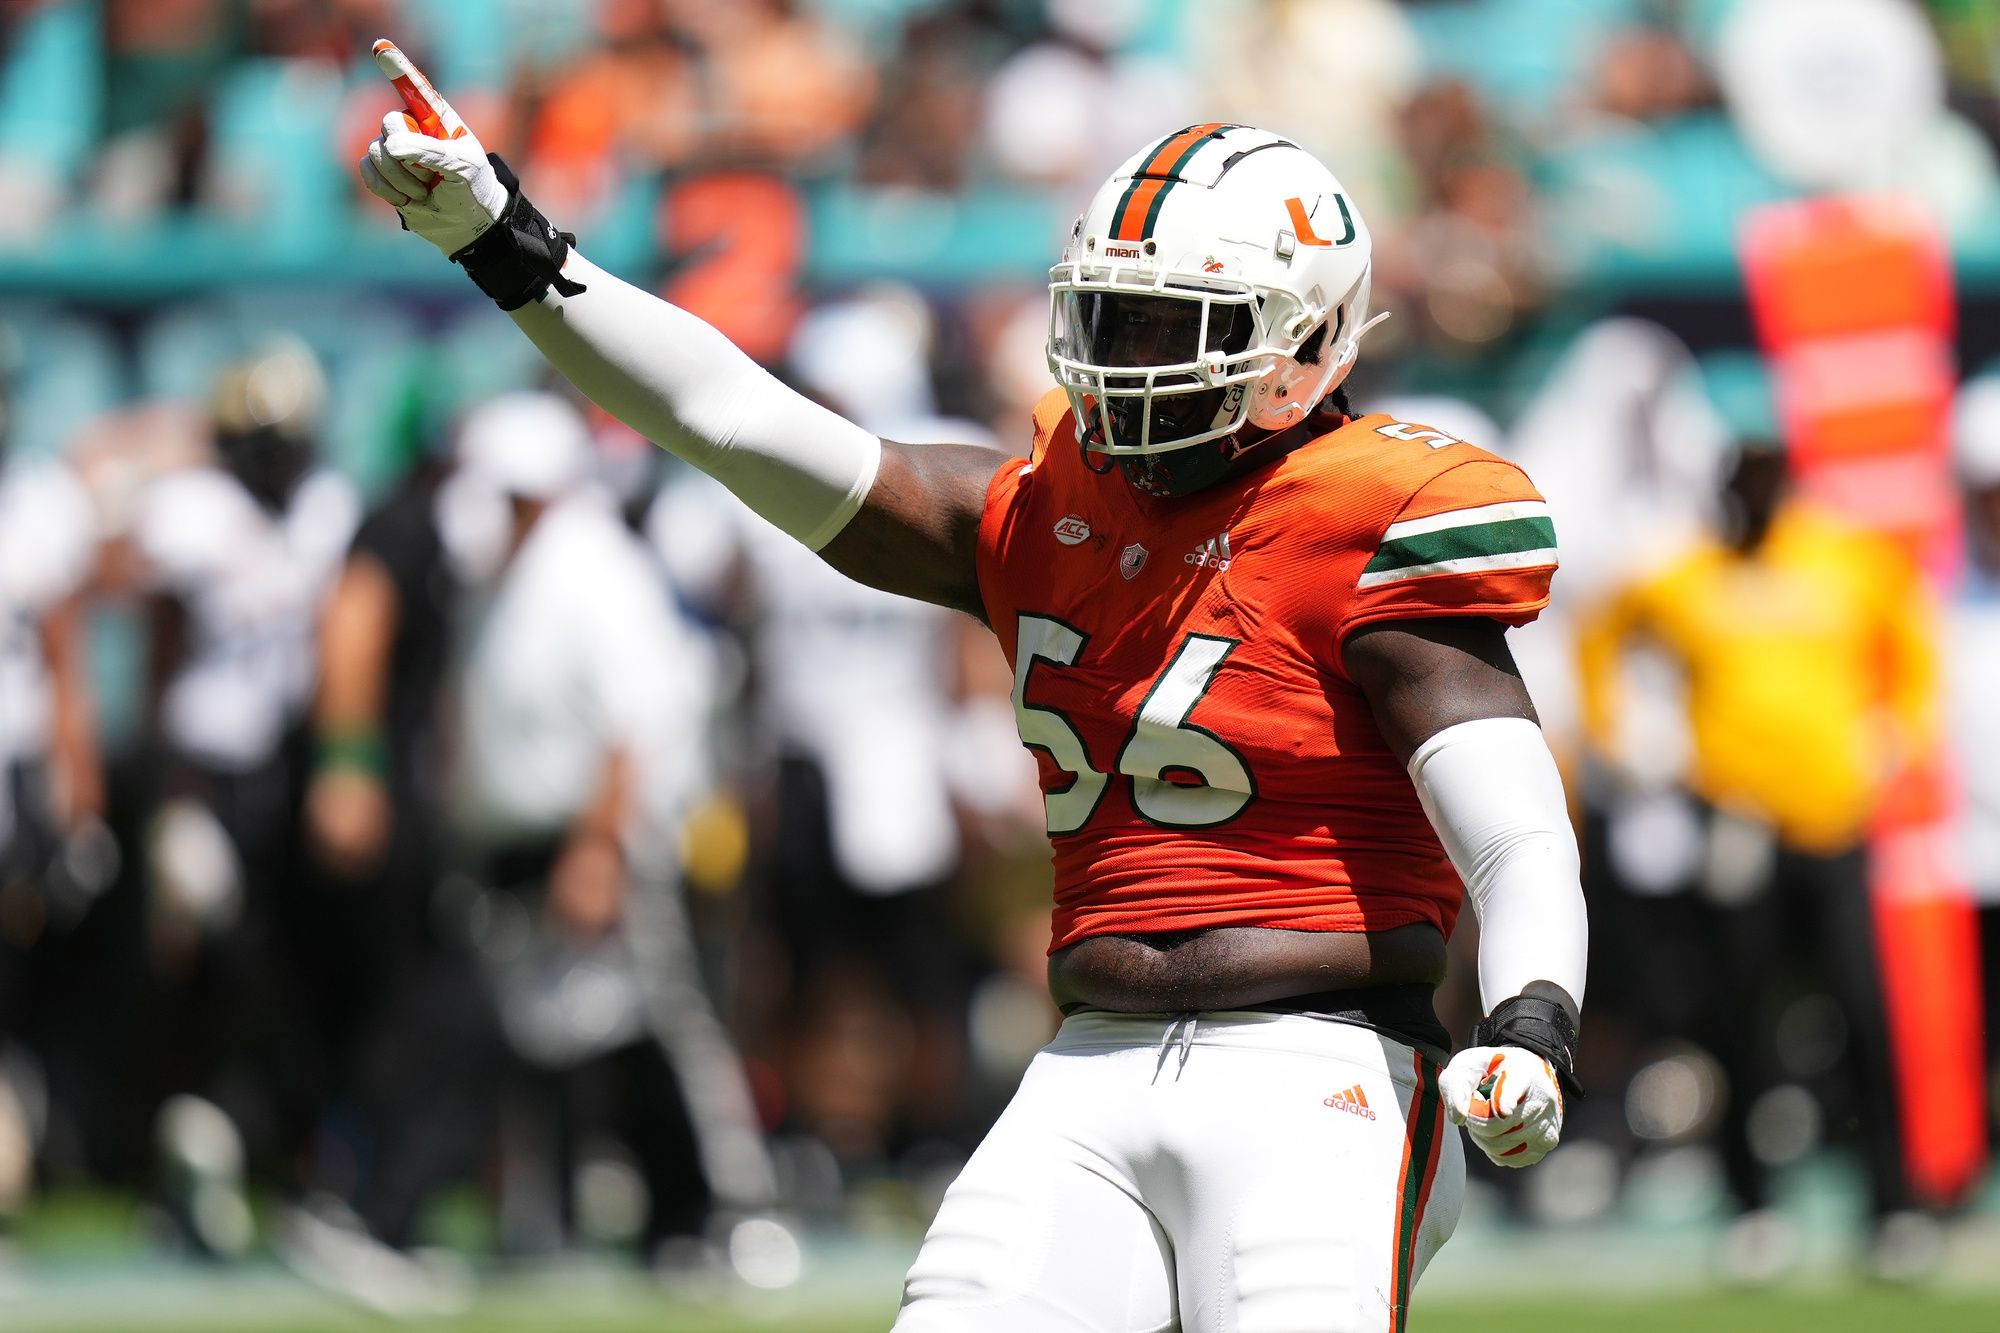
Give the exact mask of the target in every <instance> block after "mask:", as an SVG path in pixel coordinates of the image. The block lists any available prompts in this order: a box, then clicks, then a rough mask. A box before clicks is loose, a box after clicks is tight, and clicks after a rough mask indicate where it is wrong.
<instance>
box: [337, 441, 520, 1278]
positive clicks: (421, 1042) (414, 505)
mask: <svg viewBox="0 0 2000 1333" xmlns="http://www.w3.org/2000/svg"><path fill="white" fill-rule="evenodd" d="M447 475H448V468H447V466H446V464H445V462H444V460H442V459H440V458H437V457H435V456H433V457H430V458H427V459H424V460H423V461H420V462H419V463H418V464H417V465H416V466H415V467H414V468H413V469H411V470H410V472H409V473H408V475H407V476H406V477H404V479H403V480H402V481H401V482H399V483H398V484H397V486H396V487H395V489H394V490H392V491H391V492H390V494H389V496H388V498H387V499H386V500H385V501H384V502H383V503H382V504H380V505H379V506H378V507H377V508H376V509H375V510H374V511H373V512H372V513H370V514H369V515H368V517H367V519H366V520H365V521H364V522H363V523H362V524H361V528H360V531H359V532H358V533H357V534H356V535H355V538H354V543H353V546H352V547H351V548H350V549H349V551H348V554H347V560H346V563H345V565H344V566H343V568H342V569H341V572H340V575H339V578H338V579H337V580H336V582H335V583H334V586H333V589H332V592H331V594H330V596H329V597H328V598H327V603H326V608H325V612H324V614H323V615H322V616H321V618H320V625H319V635H320V637H319V649H320V657H321V679H320V685H319V692H318V695H317V698H316V700H315V702H314V706H313V742H314V743H313V755H314V758H313V772H312V780H311V784H310V786H309V787H308V789H307V796H306V824H305V836H306V838H307V840H308V844H309V847H310V850H311V852H312V855H313V857H314V860H315V862H316V863H317V870H318V873H319V875H320V877H322V878H323V879H324V880H326V881H327V883H325V884H324V886H323V891H322V892H320V893H318V894H316V895H315V896H314V898H313V903H314V905H315V906H316V907H317V908H318V909H319V910H318V911H317V912H316V913H315V920H314V923H313V929H314V933H315V935H316V937H318V938H319V939H320V940H322V941H323V947H322V950H321V952H320V953H319V955H318V958H319V959H320V960H323V961H324V962H326V963H328V964H330V965H331V973H330V975H328V976H326V977H324V978H322V979H321V984H319V985H317V986H316V987H315V990H316V993H317V995H318V997H319V999H320V1003H321V1006H322V1010H323V1012H322V1013H321V1014H320V1015H319V1020H318V1021H319V1022H320V1024H321V1025H322V1027H324V1028H325V1029H326V1030H327V1031H328V1033H329V1046H330V1047H331V1051H330V1056H331V1059H332V1063H333V1070H332V1077H330V1079H329V1096H330V1097H332V1098H333V1099H335V1100H336V1102H337V1103H338V1104H340V1105H342V1106H347V1107H351V1108H352V1110H351V1112H350V1113H349V1114H346V1115H343V1116H340V1117H338V1118H337V1121H336V1124H337V1127H329V1129H328V1130H327V1131H326V1132H327V1133H328V1134H329V1135H330V1136H337V1137H338V1138H339V1139H340V1142H339V1143H338V1144H337V1145H336V1146H337V1148H338V1150H339V1151H338V1153H337V1154H335V1153H331V1152H329V1153H324V1154H323V1156H329V1157H335V1158H336V1160H337V1162H338V1165H339V1167H340V1168H341V1170H340V1171H339V1172H338V1173H337V1174H336V1173H333V1172H329V1173H327V1174H326V1176H325V1178H323V1179H322V1181H321V1182H320V1183H321V1184H322V1185H323V1186H324V1187H325V1188H327V1189H330V1190H333V1191H335V1192H336V1193H337V1194H338V1195H339V1196H340V1197H342V1198H343V1199H345V1200H347V1201H349V1202H351V1203H352V1204H353V1206H354V1208H355V1209H356V1211H357V1212H358V1215H359V1218H360V1220H361V1222H362V1223H363V1224H364V1225H365V1227H366V1228H367V1230H368V1231H369V1232H370V1233H372V1234H373V1235H374V1236H376V1237H379V1238H380V1239H382V1240H383V1241H385V1242H387V1243H388V1244H390V1245H392V1246H397V1247H406V1246H408V1245H410V1244H411V1243H412V1241H414V1240H415V1239H416V1236H415V1225H416V1221H417V1217H418V1210H419V1208H420V1207H421V1206H422V1205H423V1204H424V1203H425V1201H426V1200H427V1199H429V1198H430V1197H431V1196H432V1195H433V1194H434V1193H435V1192H436V1191H437V1190H438V1189H439V1188H440V1187H442V1186H443V1185H446V1184H449V1183H452V1182H454V1181H462V1180H468V1179H472V1178H474V1177H475V1176H476V1175H477V1173H478V1172H479V1170H480V1169H481V1168H482V1167H483V1166H484V1165H485V1164H486V1158H487V1155H488V1153H489V1152H490V1150H491V1146H492V1132H491V1131H492V1120H491V1114H492V1113H491V1097H492V1091H493V1088H494V1086H495V1075H496V1072H497V1062H496V1054H497V1047H496V1044H497V1036H498V1033H497V1030H496V1029H495V1028H494V1026H493V1020H492V1016H491V1011H490V1005H489V1003H488V996H487V993H486V988H485V985H484V981H483V978H481V977H480V976H479V974H478V972H477V969H476V967H475V966H474V965H473V962H472V959H471V957H470V955H469V954H468V953H467V952H466V951H465V950H464V949H463V948H462V947H460V946H461V945H462V941H460V940H458V939H453V938H443V937H442V936H443V932H441V931H439V930H438V929H437V926H436V921H437V916H438V912H437V902H436V889H437V885H438V883H439V881H440V879H441V878H442V876H443V871H444V835H445V828H444V819H445V814H446V812H445V809H444V804H443V797H444V792H445V790H446V785H447V770H446V764H445V757H446V756H445V753H444V747H445V745H446V737H445V736H444V735H443V734H441V733H442V732H443V730H444V728H443V726H442V725H441V724H442V714H443V710H444V706H445V674H446V667H447V664H448V659H449V656H450V643H451V633H452V627H453V623H454V621H455V619H456V617H457V616H458V615H460V614H461V613H462V610H463V607H462V605H461V603H462V601H463V597H462V585H461V580H460V577H459V572H458V570H457V569H456V568H455V566H454V564H453V561H452V558H451V554H450V552H449V551H448V550H447V547H446V534H445V521H444V518H443V516H442V513H441V510H442V508H443V504H442V491H443V489H444V485H445V480H446V477H447ZM460 535H461V534H454V536H460ZM482 1127H483V1128H484V1131H485V1132H483V1133H482V1132H481V1131H482ZM315 1234H316V1233H314V1232H313V1230H312V1228H311V1226H310V1223H306V1224H304V1234H303V1237H302V1243H307V1244H310V1243H311V1240H312V1237H314V1235H315ZM322 1240H323V1238H322ZM326 1248H327V1249H328V1254H329V1255H330V1256H331V1255H337V1254H339V1253H343V1252H344V1251H341V1250H340V1249H338V1248H337V1247H326Z"/></svg>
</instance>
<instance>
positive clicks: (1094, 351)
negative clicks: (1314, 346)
mask: <svg viewBox="0 0 2000 1333" xmlns="http://www.w3.org/2000/svg"><path fill="white" fill-rule="evenodd" d="M1206 308H1207V311H1208V330H1207V335H1206V340H1205V341H1206V346H1205V347H1204V346H1203V343H1204V338H1203V332H1202V326H1201V320H1202V310H1203V303H1202V302H1201V301H1200V300H1198V299H1197V300H1189V299H1187V298H1184V297H1176V296H1155V295H1151V294H1138V293H1133V292H1096V291H1067V292H1063V293H1062V294H1061V296H1060V297H1059V298H1058V300H1057V319H1058V332H1057V343H1058V346H1059V347H1060V349H1061V351H1062V354H1063V355H1064V356H1067V357H1068V358H1069V359H1070V360H1072V361H1081V362H1083V363H1084V364H1086V365H1093V366H1119V367H1132V368H1135V369H1142V368H1144V367H1147V366H1177V365H1185V364H1187V363H1189V362H1193V361H1199V360H1200V359H1201V358H1202V357H1203V356H1204V355H1217V354H1220V355H1225V356H1226V355H1231V354H1233V353H1236V352H1240V351H1242V350H1243V349H1245V348H1246V347H1248V346H1249V345H1250V335H1251V333H1252V331H1253V330H1254V329H1255V327H1256V319H1255V317H1254V316H1253V315H1252V314H1251V312H1250V307H1249V306H1248V305H1247V304H1244V303H1242V302H1223V301H1216V302H1211V303H1209V304H1208V305H1207V307H1206Z"/></svg>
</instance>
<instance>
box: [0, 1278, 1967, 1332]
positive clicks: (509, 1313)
mask: <svg viewBox="0 0 2000 1333" xmlns="http://www.w3.org/2000/svg"><path fill="white" fill-rule="evenodd" d="M225 1304H226V1303H225ZM589 1304H591V1305H592V1306H593V1308H594V1311H595V1312H593V1313H584V1314H579V1313H576V1312H575V1311H574V1310H566V1309H565V1308H564V1307H563V1303H562V1302H560V1301H557V1300H554V1299H552V1297H551V1296H550V1295H549V1293H547V1292H546V1291H543V1292H540V1293H538V1294H537V1295H536V1296H535V1297H534V1298H533V1299H531V1300H520V1299H513V1300H510V1299H497V1300H490V1301H488V1302H485V1303H483V1304H482V1306H481V1307H480V1309H479V1310H478V1311H477V1312H476V1313H474V1314H472V1315H469V1316H466V1317H464V1318H459V1319H452V1320H443V1321H425V1322H421V1323H415V1324H403V1325H390V1324H385V1323H384V1322H382V1321H380V1320H377V1319H373V1318H370V1317H368V1316H364V1315H360V1314H352V1315H348V1314H341V1313H335V1312H328V1313H326V1314H324V1315H322V1316H304V1317H298V1318H290V1317H280V1318H277V1319H275V1320H274V1319H269V1318H262V1317H258V1316H256V1315H254V1314H251V1313H250V1312H249V1311H247V1310H245V1311H242V1312H241V1313H242V1315H243V1316H244V1317H243V1318H240V1319H239V1318H238V1317H237V1314H238V1312H234V1311H231V1312H224V1311H223V1310H220V1309H211V1310H206V1311H204V1310H201V1309H191V1308H188V1307H187V1306H185V1305H181V1306H178V1307H177V1308H173V1307H169V1308H162V1309H159V1310H158V1311H156V1312H155V1313H154V1315H153V1316H151V1317H147V1316H140V1315H136V1314H135V1315H131V1316H124V1317H121V1318H119V1319H118V1321H117V1322H115V1323H100V1322H81V1323H79V1322H70V1321H68V1320H66V1319H61V1318H55V1319H52V1320H50V1321H47V1322H44V1321H41V1320H34V1321H29V1322H21V1323H16V1322H15V1321H13V1320H11V1319H9V1318H7V1314H6V1307H5V1305H4V1303H0V1326H4V1327H6V1328H8V1329H9V1330H13V1329H17V1328H18V1329H22V1330H29V1329H33V1330H38V1331H39V1330H50V1331H51V1333H53V1331H54V1330H62V1333H151V1331H153V1330H160V1331H164V1330H175V1333H180V1331H181V1330H193V1329H197V1328H199V1329H245V1330H247V1329H252V1328H254V1329H256V1330H257V1333H362V1331H363V1330H376V1331H379V1330H383V1329H387V1328H392V1327H399V1328H409V1329H412V1330H422V1333H529V1331H530V1330H534V1331H535V1333H544V1331H546V1333H882V1331H883V1330H884V1329H886V1328H887V1327H888V1323H889V1318H890V1312H889V1311H888V1310H886V1309H885V1310H884V1311H883V1312H882V1313H881V1314H880V1315H878V1316H874V1317H866V1316H861V1315H855V1314H843V1315H840V1316H837V1317H829V1316H827V1315H817V1316H815V1315H811V1314H793V1315H791V1316H789V1317H770V1316H766V1317H752V1316H747V1315H735V1316H730V1315H724V1314H718V1313H715V1312H703V1311H699V1310H694V1309H689V1308H686V1307H679V1306H673V1305H668V1304H664V1303H662V1304H657V1305H656V1304H653V1303H652V1302H650V1301H641V1300H637V1299H634V1300H633V1301H632V1302H631V1304H630V1306H629V1308H626V1309H624V1310H609V1309H605V1308H603V1306H602V1305H600V1304H598V1303H597V1302H595V1301H590V1302H589ZM1411 1327H1412V1329H1413V1330H1414V1331H1415V1333H1452V1330H1458V1329H1463V1330H1467V1333H1864V1331H1865V1333H2000V1298H1983V1299H1974V1298H1965V1299H1960V1298H1955V1297H1952V1296H1949V1295H1924V1294H1920V1293H1913V1292H1904V1291H1897V1290H1891V1289H1880V1288H1862V1289H1855V1290H1853V1291H1847V1292H1833V1293H1815V1294H1810V1295H1804V1294H1793V1293H1756V1294H1749V1295H1706V1296H1696V1297H1661V1298H1648V1299H1645V1300H1635V1301H1629V1302H1621V1301H1603V1300H1594V1301H1559V1300H1552V1301H1534V1300H1523V1299H1519V1298H1500V1299H1496V1300H1495V1301H1493V1302H1492V1303H1490V1304H1471V1303H1467V1302H1465V1301H1463V1300H1452V1301H1440V1302H1436V1303H1426V1302H1424V1301H1422V1300H1419V1301H1418V1303H1417V1308H1416V1311H1415V1314H1414V1318H1413V1319H1412V1321H1411ZM1023 1333H1033V1330H1025V1329H1024V1330H1023ZM1302 1333H1303V1331H1302Z"/></svg>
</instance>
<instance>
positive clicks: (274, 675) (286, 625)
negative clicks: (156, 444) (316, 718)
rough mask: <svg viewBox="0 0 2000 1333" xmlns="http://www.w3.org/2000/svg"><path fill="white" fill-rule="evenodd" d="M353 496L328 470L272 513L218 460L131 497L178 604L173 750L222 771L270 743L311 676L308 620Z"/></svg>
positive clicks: (143, 545) (301, 699)
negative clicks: (182, 648)
mask: <svg viewBox="0 0 2000 1333" xmlns="http://www.w3.org/2000/svg"><path fill="white" fill-rule="evenodd" d="M360 517H361V507H360V501H359V498H358V497H357V496H356V495H355V493H354V489H353V487H351V486H350V485H348V483H347V482H346V481H345V480H344V479H343V478H341V477H339V476H336V475H335V474H333V473H331V472H315V473H313V474H312V475H310V476H308V477H307V478H306V479H305V480H304V481H302V482H300V483H299V486H298V489H297V490H296V491H294V492H293V494H292V498H291V503H290V504H289V505H287V506H286V508H285V510H284V512H283V513H280V514H273V513H271V512H270V511H269V510H267V509H265V508H264V507H263V506H262V505H260V504H258V503H257V501H256V500H255V499H253V498H252V497H251V495H250V493H249V492H248V491H247V490H245V489H244V488H243V486H242V484H241V483H239V482H238V481H237V480H236V479H235V478H234V477H232V476H230V475H229V474H228V473H226V472H223V471H221V470H220V469H217V468H206V467H204V468H195V469H191V470H189V471H186V472H176V473H172V474H170V475H168V476H166V477H163V478H161V479H160V480H159V481H158V482H157V483H155V484H154V486H153V488H152V489H151V491H150V492H149V493H148V494H147V495H146V497H145V499H144V500H143V501H142V503H141V509H140V514H139V519H138V523H137V525H136V535H137V538H138V545H139V549H140V551H141V553H142V554H143V555H144V556H145V557H146V559H147V560H148V562H149V563H150V564H151V566H152V570H153V575H154V580H155V586H156V587H157V588H158V589H159V590H160V591H162V592H166V593H170V594H172V595H174V596H176V597H178V598H179V599H180V600H181V602H182V603H183V604H184V605H185V606H186V608H187V614H188V642H187V652H186V657H185V658H184V660H183V661H182V663H181V665H180V669H179V671H178V672H177V673H176V674H175V676H174V678H173V680H172V681H170V682H169V683H168V685H167V692H166V700H165V704H164V711H165V716H164V719H163V722H164V726H165V730H166V736H167V739H168V741H169V742H170V743H171V744H172V745H173V746H174V747H175V748H176V749H178V750H179V751H181V752H182V753H184V754H187V755H189V756H191V757H193V758H195V759H197V760H199V761H201V762H203V763H206V764H209V765H212V766H213V767H215V768H218V769H221V770H224V771H228V772H245V771H247V770H249V769H251V768H254V767H256V766H257V765H258V764H259V763H261V762H263V761H264V760H265V759H267V758H269V757H270V756H271V755H272V754H273V753H275V752H276V750H277V748H278V746H279V745H280V743H281V742H282V741H283V739H284V736H285V732H286V731H287V730H288V729H289V728H290V727H291V726H292V725H293V724H294V723H295V722H297V721H298V719H299V718H300V717H301V716H302V715H303V713H304V710H305V707H306V704H307V702H308V700H309V699H310V698H311V695H312V689H313V684H314V681H315V679H316V677H317V668H318V647H317V640H316V634H317V621H318V616H319V610H320V606H321V603H322V602H323V600H324V599H325V597H326V595H327V593H328V591H329V590H330V589H331V587H332V585H333V580H334V577H335V576H336V575H337V574H338V572H339V570H340V567H341V564H342V562H343V560H344V559H345V558H346V555H347V547H348V543H349V542H350V541H352V540H353V537H354V529H355V525H356V524H357V523H358V522H359V521H360Z"/></svg>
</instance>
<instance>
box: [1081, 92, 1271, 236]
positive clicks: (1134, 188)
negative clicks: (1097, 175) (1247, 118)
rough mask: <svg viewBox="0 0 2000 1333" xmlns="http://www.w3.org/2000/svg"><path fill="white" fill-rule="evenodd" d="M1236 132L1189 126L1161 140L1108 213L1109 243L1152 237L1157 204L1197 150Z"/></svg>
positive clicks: (1219, 125) (1214, 124) (1217, 125)
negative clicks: (1211, 140) (1123, 194)
mask: <svg viewBox="0 0 2000 1333" xmlns="http://www.w3.org/2000/svg"><path fill="white" fill-rule="evenodd" d="M1238 128H1240V126H1236V125H1229V124H1225V123H1224V122H1222V121H1219V120H1214V121H1210V122H1208V123H1207V124H1205V125H1190V126H1188V127H1187V128H1186V129H1184V130H1180V131H1178V132H1176V133H1173V134H1169V135H1168V136H1167V137H1166V138H1165V139H1163V140H1161V141H1160V145H1159V147H1157V148H1155V149H1154V150H1153V151H1152V152H1150V153H1148V154H1146V160H1145V161H1144V162H1143V163H1142V164H1141V165H1140V167H1139V170H1138V171H1136V172H1134V173H1133V175H1132V184H1131V185H1130V186H1128V187H1126V190H1125V196H1124V198H1122V199H1120V200H1119V201H1118V207H1117V208H1116V209H1114V210H1113V211H1112V214H1111V239H1112V240H1116V241H1141V240H1144V239H1145V238H1146V237H1148V236H1150V235H1152V234H1153V224H1154V223H1155V222H1157V221H1158V220H1159V216H1160V203H1161V201H1162V200H1163V199H1164V198H1165V196H1166V193H1167V191H1168V189H1170V188H1171V187H1172V186H1173V185H1175V184H1176V183H1177V182H1178V181H1179V180H1180V178H1181V177H1180V173H1181V172H1182V170H1183V169H1185V168H1186V166H1187V164H1188V163H1189V162H1191V161H1193V160H1194V155H1195V154H1196V153H1198V152H1200V151H1201V146H1202V145H1203V144H1204V143H1206V142H1208V141H1209V140H1210V139H1219V138H1221V137H1222V136H1223V135H1224V134H1227V133H1228V132H1229V131H1230V130H1233V129H1238Z"/></svg>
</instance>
